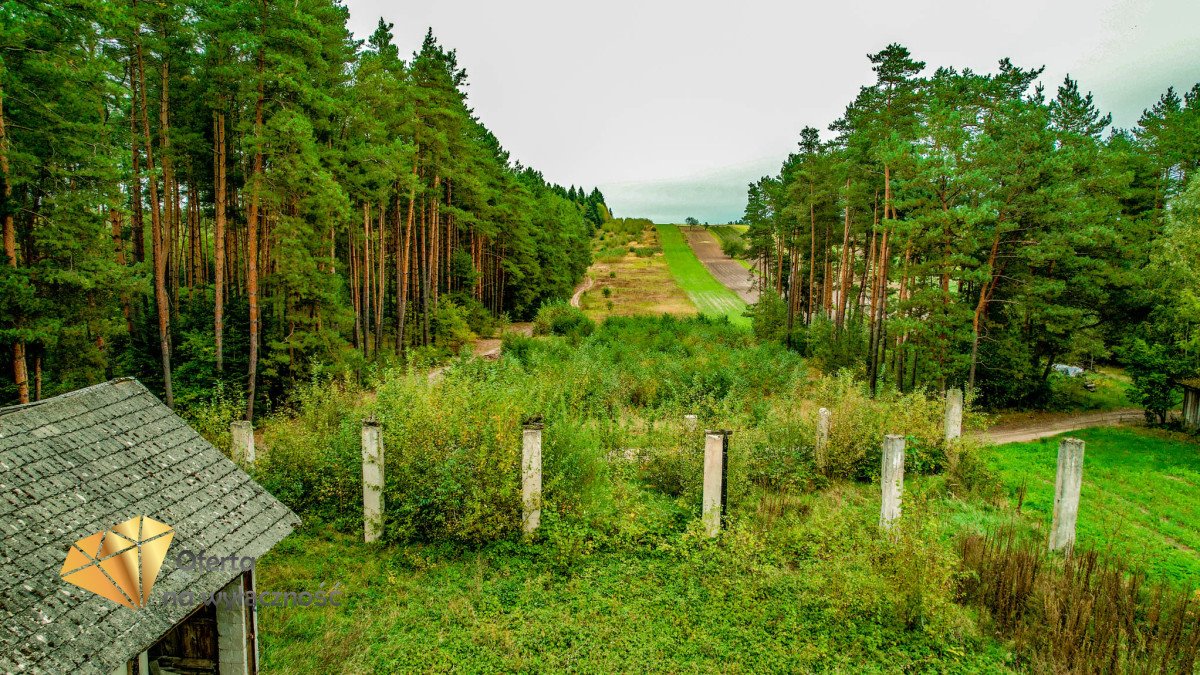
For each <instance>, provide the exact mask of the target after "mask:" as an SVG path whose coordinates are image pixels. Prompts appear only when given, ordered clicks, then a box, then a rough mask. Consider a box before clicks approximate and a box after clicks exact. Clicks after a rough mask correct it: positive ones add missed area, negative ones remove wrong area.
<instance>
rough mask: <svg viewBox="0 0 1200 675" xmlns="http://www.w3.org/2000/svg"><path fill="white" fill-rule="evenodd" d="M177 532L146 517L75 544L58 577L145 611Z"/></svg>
mask: <svg viewBox="0 0 1200 675" xmlns="http://www.w3.org/2000/svg"><path fill="white" fill-rule="evenodd" d="M174 536H175V530H173V529H172V528H171V526H170V525H167V524H166V523H160V522H158V521H157V520H154V519H153V518H149V517H147V516H135V517H133V518H130V519H129V520H127V521H125V522H123V523H121V524H120V525H115V526H113V527H112V528H111V529H108V530H104V531H102V532H97V533H96V534H93V535H91V536H88V537H84V538H83V539H80V540H79V541H77V542H75V543H74V544H73V545H72V546H71V548H70V549H68V550H67V559H66V561H65V562H64V563H63V566H62V571H60V572H59V574H60V575H61V576H62V579H63V581H65V582H67V583H70V584H74V585H76V586H78V587H80V588H82V589H83V590H85V591H91V592H92V593H95V594H96V595H99V596H100V597H102V598H108V599H109V600H112V601H113V602H116V603H120V604H122V605H125V606H126V607H129V608H131V609H138V608H139V607H145V606H146V601H147V600H149V599H150V589H151V588H153V587H154V580H155V579H157V578H158V571H159V570H160V569H161V568H162V564H163V560H165V559H166V557H167V549H168V548H169V547H170V546H171V539H172V538H173V537H174Z"/></svg>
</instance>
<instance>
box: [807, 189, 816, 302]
mask: <svg viewBox="0 0 1200 675" xmlns="http://www.w3.org/2000/svg"><path fill="white" fill-rule="evenodd" d="M812 200H813V194H812V188H811V187H809V189H808V219H809V239H810V246H809V248H810V250H809V253H808V306H807V311H806V312H805V314H804V325H806V326H808V325H811V324H812V315H813V301H814V300H815V299H816V295H814V293H813V288H814V282H815V280H816V276H815V271H816V269H817V211H816V207H815V205H814V204H813V202H812Z"/></svg>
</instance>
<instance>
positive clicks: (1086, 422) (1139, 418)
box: [979, 408, 1146, 445]
mask: <svg viewBox="0 0 1200 675" xmlns="http://www.w3.org/2000/svg"><path fill="white" fill-rule="evenodd" d="M1023 417H1024V419H1010V420H1006V421H1004V422H1001V423H1000V424H997V425H995V426H993V427H992V428H990V429H988V430H987V431H984V432H982V433H980V434H979V436H980V437H982V438H983V440H985V441H987V442H989V443H995V444H997V445H999V444H1001V443H1020V442H1024V441H1035V440H1037V439H1039V438H1045V437H1047V436H1057V435H1058V434H1062V433H1066V432H1068V431H1074V430H1076V429H1085V428H1087V427H1112V426H1123V425H1135V424H1142V423H1144V422H1145V420H1146V417H1145V415H1144V414H1143V413H1142V411H1141V410H1138V409H1137V408H1125V409H1122V410H1110V411H1108V412H1094V413H1074V414H1050V413H1029V414H1028V415H1026V416H1023Z"/></svg>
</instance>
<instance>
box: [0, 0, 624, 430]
mask: <svg viewBox="0 0 1200 675" xmlns="http://www.w3.org/2000/svg"><path fill="white" fill-rule="evenodd" d="M347 17H348V13H347V10H346V8H345V7H344V6H343V5H342V4H340V2H338V0H299V1H297V2H283V3H276V2H265V1H264V2H248V1H237V2H232V3H214V2H202V1H201V0H187V1H185V2H170V3H165V4H164V3H148V2H129V3H108V2H94V1H91V0H88V1H85V2H76V3H68V4H63V3H53V2H44V1H41V0H36V1H34V2H21V3H5V4H4V5H3V6H2V7H0V45H2V46H3V48H4V49H3V50H2V51H3V57H2V59H3V60H2V62H0V122H2V123H3V124H2V126H0V132H2V138H0V158H2V159H3V161H2V162H0V164H2V167H0V168H2V169H3V171H2V172H0V173H2V174H3V175H2V176H0V182H2V188H3V189H2V190H0V217H2V218H3V223H4V225H3V227H4V244H5V259H4V260H3V262H4V263H6V264H4V265H3V266H0V317H2V318H0V343H2V344H3V345H4V348H5V351H6V352H7V353H8V354H9V357H11V358H6V359H5V362H6V363H7V364H11V365H12V371H11V373H12V375H13V377H11V378H5V381H4V383H3V384H0V401H2V402H9V401H12V400H18V399H19V400H25V399H32V398H39V397H44V396H48V395H52V394H56V393H59V392H62V391H66V390H70V389H74V388H77V387H79V386H83V385H86V384H89V383H93V382H96V381H100V380H103V379H105V378H108V377H112V376H116V375H136V376H137V377H139V378H140V379H142V380H143V381H144V382H146V383H147V384H148V385H150V386H152V387H154V388H156V389H157V390H158V391H160V392H161V393H163V394H164V395H165V398H166V399H167V400H168V402H171V400H172V399H173V398H178V399H179V400H180V402H181V403H185V404H186V403H190V402H192V401H194V400H195V399H196V398H197V397H203V396H207V393H208V392H210V391H211V390H212V388H213V386H214V383H216V382H222V383H223V384H224V386H225V390H226V391H228V392H246V395H248V396H249V397H250V399H251V400H250V401H249V403H250V406H249V407H248V409H247V414H252V413H253V403H254V401H255V399H257V400H258V401H259V402H260V403H261V402H263V401H269V400H275V399H278V398H280V397H281V396H282V395H284V394H285V392H287V391H288V390H289V389H290V388H291V386H292V384H294V383H296V382H303V381H305V380H307V379H308V378H309V377H310V376H311V375H312V374H314V373H316V372H320V371H321V370H323V369H327V370H331V371H333V372H338V373H341V372H345V371H347V370H348V371H351V372H354V373H356V374H361V373H363V372H364V370H365V369H366V367H367V364H368V363H370V362H373V361H377V360H381V359H383V357H388V358H394V357H400V356H403V355H405V354H406V352H408V350H409V349H410V348H412V347H417V348H419V350H418V351H419V354H420V355H421V356H422V357H425V356H428V355H430V354H431V353H433V352H438V351H440V352H445V351H452V350H455V349H456V348H457V346H458V345H459V344H461V342H462V337H463V325H464V324H463V322H465V325H466V326H467V327H468V328H477V327H480V326H481V325H482V324H484V323H486V322H487V320H486V319H485V317H486V316H488V315H490V316H491V317H495V316H499V315H501V314H504V313H508V314H510V315H511V316H513V317H519V318H528V317H531V316H532V315H533V314H534V312H536V311H537V308H538V307H539V306H540V305H541V304H542V303H543V302H544V301H547V300H552V299H555V298H564V297H567V296H569V295H570V292H571V290H572V288H573V287H574V285H575V284H576V283H577V282H578V280H579V278H580V277H581V276H582V274H583V272H584V270H585V269H586V268H587V266H588V264H589V263H590V238H591V234H592V231H593V229H594V228H595V226H596V225H598V224H600V223H602V222H604V221H605V220H606V219H608V218H609V211H608V207H607V206H606V205H605V203H604V197H603V195H601V194H600V192H599V190H597V189H591V190H590V191H589V190H585V189H584V188H582V187H578V188H577V187H574V186H572V187H570V188H563V187H560V186H556V185H550V184H547V182H546V181H545V180H543V178H542V176H541V174H539V173H538V172H536V171H534V170H532V169H529V168H526V167H523V166H522V165H521V164H520V163H518V162H515V161H513V160H512V159H511V158H510V157H509V155H508V153H507V152H506V151H505V150H504V149H503V148H502V147H501V145H500V143H499V141H498V140H497V139H496V138H495V137H494V136H493V135H492V134H491V132H489V131H488V130H487V129H486V128H485V127H484V126H483V124H482V123H481V122H480V121H479V120H478V119H477V118H476V117H475V115H474V113H473V112H472V110H471V108H470V107H469V105H468V103H467V93H466V87H467V79H466V74H465V72H464V71H463V70H462V69H461V68H460V67H459V65H458V62H457V59H456V55H455V53H454V52H453V51H449V50H446V49H444V48H443V47H442V46H441V45H439V43H438V42H437V40H436V39H434V37H433V35H432V34H428V35H427V36H426V37H425V40H424V42H423V43H422V44H421V45H420V47H419V49H418V50H417V51H416V52H415V53H414V54H413V55H412V57H411V58H410V59H408V60H407V61H406V60H402V59H401V58H400V49H399V47H398V46H397V45H396V44H394V43H393V40H392V34H391V30H390V29H391V26H390V25H389V24H386V23H384V22H383V21H380V23H379V26H378V28H377V29H376V30H375V32H374V33H373V34H372V35H371V37H370V38H369V39H368V40H367V41H366V43H365V44H364V43H362V42H360V41H356V40H354V39H352V37H351V35H350V33H349V31H348V29H347V27H346V21H347ZM459 319H461V320H462V321H459ZM256 384H257V385H259V386H257V387H256ZM172 385H173V386H172Z"/></svg>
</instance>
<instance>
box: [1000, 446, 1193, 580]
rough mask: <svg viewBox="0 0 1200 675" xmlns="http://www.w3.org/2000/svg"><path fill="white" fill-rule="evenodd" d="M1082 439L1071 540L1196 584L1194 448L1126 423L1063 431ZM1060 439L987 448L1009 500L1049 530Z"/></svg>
mask: <svg viewBox="0 0 1200 675" xmlns="http://www.w3.org/2000/svg"><path fill="white" fill-rule="evenodd" d="M1070 435H1071V436H1074V437H1077V438H1081V439H1083V440H1084V441H1085V442H1086V443H1087V446H1086V449H1085V453H1084V465H1083V467H1084V468H1083V481H1084V482H1083V492H1082V496H1081V499H1080V509H1079V522H1078V527H1077V529H1076V532H1077V537H1078V539H1077V541H1078V545H1079V546H1081V547H1083V548H1094V549H1097V550H1100V551H1103V552H1108V553H1109V554H1111V555H1113V556H1116V557H1119V558H1121V559H1122V560H1124V561H1126V563H1127V564H1128V565H1129V566H1130V567H1131V568H1133V569H1140V570H1144V571H1146V572H1147V573H1148V574H1149V576H1150V577H1151V578H1154V579H1162V580H1167V581H1172V582H1177V583H1183V584H1187V585H1193V586H1200V553H1198V551H1200V446H1197V445H1196V444H1195V443H1192V442H1189V441H1188V440H1186V439H1185V438H1184V437H1183V436H1179V435H1174V434H1169V433H1166V432H1157V431H1149V430H1138V429H1128V428H1095V429H1084V430H1080V431H1075V432H1071V434H1070ZM1059 438H1060V437H1055V438H1044V439H1041V440H1039V441H1034V442H1031V443H1011V444H1008V445H1002V446H998V447H996V448H995V449H994V450H992V451H991V452H989V453H987V455H986V461H987V462H988V464H989V466H991V467H992V468H993V469H994V470H995V471H996V472H997V473H998V474H999V475H1000V476H1001V478H1002V480H1003V484H1004V487H1005V490H1006V493H1007V496H1008V500H1009V503H1010V504H1012V505H1015V504H1016V502H1017V500H1018V498H1019V495H1020V493H1021V490H1022V488H1024V502H1023V505H1022V512H1023V513H1024V514H1026V516H1027V517H1029V518H1032V519H1034V520H1035V521H1037V522H1039V523H1041V524H1043V525H1044V526H1045V528H1046V530H1048V529H1049V524H1050V520H1051V516H1052V514H1053V510H1054V476H1055V471H1056V467H1057V457H1058V442H1059Z"/></svg>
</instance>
